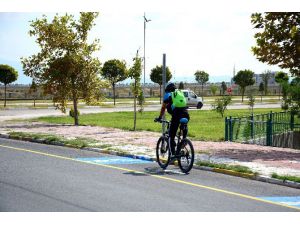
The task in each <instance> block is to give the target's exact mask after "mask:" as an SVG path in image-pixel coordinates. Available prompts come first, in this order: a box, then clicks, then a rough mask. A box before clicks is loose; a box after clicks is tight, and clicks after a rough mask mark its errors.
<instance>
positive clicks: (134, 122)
mask: <svg viewBox="0 0 300 225" xmlns="http://www.w3.org/2000/svg"><path fill="white" fill-rule="evenodd" d="M134 92H135V93H134V101H133V107H134V120H133V130H134V131H135V130H136V97H137V96H136V80H135V81H134Z"/></svg>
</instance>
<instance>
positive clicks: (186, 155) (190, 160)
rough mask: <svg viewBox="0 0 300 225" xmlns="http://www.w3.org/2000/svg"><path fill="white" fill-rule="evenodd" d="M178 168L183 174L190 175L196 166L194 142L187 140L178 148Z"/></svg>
mask: <svg viewBox="0 0 300 225" xmlns="http://www.w3.org/2000/svg"><path fill="white" fill-rule="evenodd" d="M177 155H178V166H179V168H180V169H181V171H182V172H183V173H188V172H189V171H190V170H191V169H192V167H193V164H194V158H195V153H194V147H193V144H192V142H191V141H190V140H189V139H187V138H185V139H183V140H182V141H181V142H180V143H179V146H178V154H177Z"/></svg>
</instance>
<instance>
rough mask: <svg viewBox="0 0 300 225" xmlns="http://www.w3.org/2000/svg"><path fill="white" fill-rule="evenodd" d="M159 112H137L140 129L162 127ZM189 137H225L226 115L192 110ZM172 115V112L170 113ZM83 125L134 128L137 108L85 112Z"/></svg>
mask: <svg viewBox="0 0 300 225" xmlns="http://www.w3.org/2000/svg"><path fill="white" fill-rule="evenodd" d="M270 110H272V111H273V112H277V111H281V110H280V109H255V113H256V114H260V113H268V112H270ZM158 115H159V112H143V113H142V114H141V113H138V114H137V130H146V131H156V132H160V131H161V125H160V124H158V123H154V122H153V120H154V118H155V117H157V116H158ZM226 115H227V116H229V115H230V116H243V115H249V110H247V109H243V110H228V111H227V113H226ZM190 117H191V120H190V122H189V134H188V135H189V137H191V138H192V139H193V140H205V141H221V140H224V118H221V116H220V115H219V114H217V113H215V112H213V111H210V110H194V111H190ZM167 119H170V116H167ZM34 120H35V121H36V120H38V121H43V122H49V123H58V124H73V123H74V121H73V118H71V117H66V116H62V117H40V118H38V119H34ZM79 121H80V124H81V125H93V126H103V127H114V128H120V129H124V130H131V129H132V128H133V112H113V113H98V114H85V115H81V116H80V118H79Z"/></svg>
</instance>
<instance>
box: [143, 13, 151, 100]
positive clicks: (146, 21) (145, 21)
mask: <svg viewBox="0 0 300 225" xmlns="http://www.w3.org/2000/svg"><path fill="white" fill-rule="evenodd" d="M150 21H151V20H149V19H147V18H146V14H145V13H144V97H145V85H146V23H148V22H150Z"/></svg>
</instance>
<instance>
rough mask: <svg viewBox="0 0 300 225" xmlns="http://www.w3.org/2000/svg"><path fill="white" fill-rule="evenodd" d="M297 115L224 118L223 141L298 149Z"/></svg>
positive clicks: (278, 113)
mask: <svg viewBox="0 0 300 225" xmlns="http://www.w3.org/2000/svg"><path fill="white" fill-rule="evenodd" d="M297 114H298V113H296V114H295V113H291V112H290V111H287V112H276V113H274V112H270V113H267V114H259V115H253V114H252V115H250V116H244V117H239V118H237V117H226V118H225V140H226V141H233V142H242V143H250V144H260V145H267V146H278V147H291V148H300V118H299V117H298V116H297ZM298 142H299V143H298Z"/></svg>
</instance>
